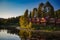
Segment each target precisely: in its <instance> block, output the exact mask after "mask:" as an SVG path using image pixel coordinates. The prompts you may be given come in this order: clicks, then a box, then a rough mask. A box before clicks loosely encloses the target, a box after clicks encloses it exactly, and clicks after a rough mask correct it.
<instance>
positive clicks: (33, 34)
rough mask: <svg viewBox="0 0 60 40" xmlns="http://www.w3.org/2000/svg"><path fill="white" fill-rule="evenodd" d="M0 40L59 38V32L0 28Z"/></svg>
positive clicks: (57, 39) (50, 39)
mask: <svg viewBox="0 0 60 40" xmlns="http://www.w3.org/2000/svg"><path fill="white" fill-rule="evenodd" d="M0 40H60V33H59V32H42V31H29V30H19V31H17V30H14V29H13V30H7V29H3V30H0Z"/></svg>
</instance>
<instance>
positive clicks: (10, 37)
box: [0, 30, 21, 40]
mask: <svg viewBox="0 0 60 40" xmlns="http://www.w3.org/2000/svg"><path fill="white" fill-rule="evenodd" d="M0 40H21V39H20V37H19V36H18V35H16V34H11V33H7V30H0Z"/></svg>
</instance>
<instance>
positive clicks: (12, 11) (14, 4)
mask: <svg viewBox="0 0 60 40" xmlns="http://www.w3.org/2000/svg"><path fill="white" fill-rule="evenodd" d="M46 1H47V0H0V18H10V17H16V16H20V15H23V14H24V11H25V10H26V9H28V10H29V11H31V10H32V9H33V8H38V5H39V4H40V3H41V2H43V3H46ZM48 1H49V2H50V3H51V5H53V7H54V10H58V9H60V0H48Z"/></svg>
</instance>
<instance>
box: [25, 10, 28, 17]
mask: <svg viewBox="0 0 60 40" xmlns="http://www.w3.org/2000/svg"><path fill="white" fill-rule="evenodd" d="M24 16H25V17H28V9H27V10H26V11H25V13H24Z"/></svg>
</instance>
